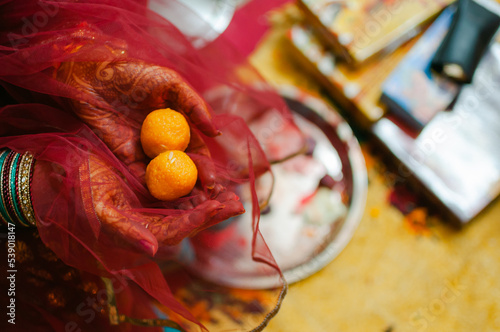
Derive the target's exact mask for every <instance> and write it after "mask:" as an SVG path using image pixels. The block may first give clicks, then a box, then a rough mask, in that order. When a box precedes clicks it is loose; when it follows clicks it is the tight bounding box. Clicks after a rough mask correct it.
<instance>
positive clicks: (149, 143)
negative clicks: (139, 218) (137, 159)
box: [141, 108, 198, 201]
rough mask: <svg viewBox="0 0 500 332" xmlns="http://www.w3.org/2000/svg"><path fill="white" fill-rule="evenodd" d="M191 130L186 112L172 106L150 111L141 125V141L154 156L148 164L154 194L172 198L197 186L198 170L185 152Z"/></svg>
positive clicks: (149, 183) (147, 183) (180, 195)
mask: <svg viewBox="0 0 500 332" xmlns="http://www.w3.org/2000/svg"><path fill="white" fill-rule="evenodd" d="M190 139H191V130H190V127H189V124H188V122H187V121H186V118H185V117H184V115H182V114H181V113H179V112H176V111H174V110H172V109H170V108H166V109H159V110H156V111H153V112H151V113H149V114H148V116H147V117H146V119H145V120H144V122H143V124H142V128H141V144H142V148H143V150H144V152H145V153H146V155H147V156H148V157H150V158H151V159H152V160H151V162H150V163H149V164H148V167H147V168H146V185H147V186H148V189H149V192H150V193H151V195H152V196H153V197H155V198H157V199H159V200H162V201H171V200H175V199H177V198H179V197H182V196H185V195H187V194H189V193H190V192H191V190H193V188H194V185H195V184H196V180H197V178H198V170H197V169H196V165H195V164H194V162H193V160H191V158H190V157H189V156H188V155H187V154H186V153H185V152H184V151H185V150H186V148H187V147H188V145H189V141H190Z"/></svg>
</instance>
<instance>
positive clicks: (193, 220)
mask: <svg viewBox="0 0 500 332" xmlns="http://www.w3.org/2000/svg"><path fill="white" fill-rule="evenodd" d="M222 208H223V206H222V205H221V203H219V202H217V201H206V202H204V203H202V204H201V205H198V206H197V207H195V208H194V209H192V210H188V211H183V212H180V213H179V214H177V215H170V216H167V217H164V218H162V219H158V220H151V222H150V224H149V227H148V228H149V229H150V231H151V233H153V234H154V235H155V236H156V238H157V240H158V243H159V244H160V245H176V244H179V243H180V242H181V241H182V240H183V239H184V238H186V237H189V236H192V235H194V234H196V233H197V232H198V231H199V229H200V227H202V226H203V224H204V223H205V222H206V220H208V219H209V218H211V217H212V216H213V215H215V214H216V213H217V212H218V211H219V210H221V209H222Z"/></svg>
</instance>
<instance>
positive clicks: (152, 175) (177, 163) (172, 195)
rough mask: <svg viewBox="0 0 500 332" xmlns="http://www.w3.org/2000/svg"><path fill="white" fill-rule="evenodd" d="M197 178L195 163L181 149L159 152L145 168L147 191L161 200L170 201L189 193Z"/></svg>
mask: <svg viewBox="0 0 500 332" xmlns="http://www.w3.org/2000/svg"><path fill="white" fill-rule="evenodd" d="M197 178H198V170H197V169H196V165H195V164H194V162H193V161H192V160H191V158H189V156H188V155H187V154H186V153H184V152H182V151H166V152H163V153H160V154H159V155H158V156H157V157H156V158H154V159H153V160H151V162H150V163H149V165H148V167H147V168H146V184H147V186H148V189H149V192H150V193H151V195H153V197H155V198H157V199H159V200H162V201H171V200H174V199H177V198H179V197H182V196H185V195H187V194H189V193H190V192H191V190H193V187H194V185H195V184H196V179H197Z"/></svg>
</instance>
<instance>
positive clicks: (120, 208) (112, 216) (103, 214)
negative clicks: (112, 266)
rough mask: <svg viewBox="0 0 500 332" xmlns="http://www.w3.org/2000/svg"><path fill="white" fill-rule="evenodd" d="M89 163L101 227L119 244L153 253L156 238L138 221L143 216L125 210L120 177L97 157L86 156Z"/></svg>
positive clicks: (94, 201)
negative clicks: (126, 244)
mask: <svg viewBox="0 0 500 332" xmlns="http://www.w3.org/2000/svg"><path fill="white" fill-rule="evenodd" d="M89 166H90V182H91V183H90V186H91V191H92V201H93V206H94V210H95V213H96V215H97V217H98V219H99V221H100V222H101V223H102V229H103V231H105V232H106V234H107V235H109V236H111V237H112V238H114V239H115V241H116V242H117V243H118V244H120V243H128V244H130V245H132V246H133V247H135V248H136V249H138V250H139V251H140V252H144V253H146V254H148V255H150V256H154V255H155V253H156V251H157V250H158V241H157V240H156V237H155V236H154V235H153V234H152V233H151V232H150V231H149V230H148V229H147V228H145V227H144V226H143V225H142V224H141V223H140V222H139V221H140V220H142V216H140V215H137V214H133V213H129V212H127V211H131V207H130V204H129V201H128V199H127V196H126V194H125V191H124V187H123V184H122V183H121V181H120V179H119V177H118V176H117V175H116V174H115V173H113V172H112V171H111V170H110V169H109V167H108V166H107V165H106V164H105V163H104V162H103V161H102V160H99V159H97V158H96V157H93V156H91V157H90V158H89Z"/></svg>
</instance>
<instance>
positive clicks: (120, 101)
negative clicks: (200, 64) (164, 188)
mask: <svg viewBox="0 0 500 332" xmlns="http://www.w3.org/2000/svg"><path fill="white" fill-rule="evenodd" d="M101 51H102V52H110V53H109V58H110V59H111V60H110V61H105V62H89V61H80V60H78V59H75V61H71V62H65V63H62V64H60V65H59V66H58V67H57V70H56V74H55V76H56V77H57V79H58V80H59V81H61V82H63V83H65V84H66V85H67V86H68V87H70V88H73V89H76V90H77V91H78V96H77V98H74V99H73V100H71V103H72V107H73V110H74V113H75V114H76V115H77V116H78V117H79V118H80V119H81V120H82V121H83V122H84V123H86V124H87V125H88V126H89V127H90V128H91V129H92V130H93V131H94V132H95V133H96V134H97V135H98V136H99V137H101V139H102V140H103V141H104V143H105V144H106V145H107V146H108V147H109V148H110V150H111V151H112V152H113V153H114V154H115V155H116V156H117V158H118V159H120V160H121V161H122V162H124V163H125V164H126V165H127V166H128V167H129V169H130V171H131V172H132V173H133V174H135V175H136V176H137V177H139V178H140V179H142V180H143V176H144V173H145V168H146V164H147V162H148V158H147V156H146V155H145V154H144V152H143V150H142V147H141V143H140V129H141V125H142V122H143V121H144V119H145V117H146V116H147V114H148V113H149V112H151V111H153V110H155V109H160V108H166V107H169V108H172V109H175V110H177V111H179V112H182V113H183V114H184V115H185V116H186V118H187V119H188V121H189V123H190V125H191V126H192V128H193V127H194V128H196V129H197V130H199V131H200V132H201V133H203V134H205V135H207V136H212V137H213V136H216V135H218V134H219V132H218V130H217V128H216V127H215V126H214V124H213V122H212V118H211V113H210V111H209V109H208V107H207V105H206V103H205V101H204V100H203V99H202V98H201V97H200V96H199V95H198V94H197V93H196V91H195V90H193V88H192V87H191V86H190V85H189V84H188V83H186V82H185V81H184V80H183V78H182V77H181V76H180V75H179V74H178V73H177V72H175V71H174V70H171V69H168V68H164V67H160V66H156V65H149V64H147V63H144V62H142V61H123V60H120V58H119V57H118V56H114V55H113V54H112V53H113V52H112V51H109V50H101ZM197 130H192V135H191V142H190V144H189V146H188V148H187V150H186V152H187V153H188V154H189V155H190V156H191V158H192V159H193V161H194V162H195V164H196V166H197V168H198V174H199V181H198V184H197V187H195V189H194V190H193V192H192V193H191V195H190V197H192V198H191V200H190V201H188V202H185V201H184V202H183V203H182V205H181V206H178V208H179V210H178V212H179V213H175V214H172V215H170V216H158V215H153V214H143V213H137V212H133V211H135V210H134V209H133V208H132V206H131V203H130V202H129V201H127V198H126V195H125V194H124V192H125V191H126V188H123V184H122V182H120V180H119V178H118V177H117V175H115V174H113V171H111V170H110V169H109V166H107V165H105V164H104V163H103V162H102V161H99V160H97V159H94V160H92V161H90V169H91V182H92V183H93V184H94V185H93V186H92V194H93V199H94V208H95V211H96V214H97V216H98V217H99V219H100V220H101V222H102V224H103V229H104V230H107V231H109V232H110V233H113V234H116V235H117V236H118V237H119V238H121V239H124V240H125V241H126V242H129V243H132V244H134V245H135V246H136V247H138V248H140V249H141V250H143V251H145V252H147V253H148V254H151V255H154V253H155V252H156V251H157V249H158V246H162V245H175V244H177V243H179V242H180V241H181V240H182V239H183V238H185V237H187V236H191V235H193V234H194V233H196V232H198V231H199V230H200V229H202V228H206V227H208V226H210V225H213V224H215V223H217V222H219V221H222V220H224V219H227V218H229V217H232V216H235V215H238V214H241V213H243V212H244V209H243V205H242V204H241V202H239V199H238V197H237V196H236V195H235V194H234V193H232V192H228V191H226V190H225V188H224V187H223V186H222V185H220V184H217V183H216V171H215V167H214V164H213V162H212V160H211V158H210V152H209V149H208V148H207V146H206V145H205V142H204V141H203V138H202V137H201V135H200V134H199V132H198V131H197Z"/></svg>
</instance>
